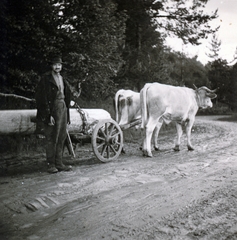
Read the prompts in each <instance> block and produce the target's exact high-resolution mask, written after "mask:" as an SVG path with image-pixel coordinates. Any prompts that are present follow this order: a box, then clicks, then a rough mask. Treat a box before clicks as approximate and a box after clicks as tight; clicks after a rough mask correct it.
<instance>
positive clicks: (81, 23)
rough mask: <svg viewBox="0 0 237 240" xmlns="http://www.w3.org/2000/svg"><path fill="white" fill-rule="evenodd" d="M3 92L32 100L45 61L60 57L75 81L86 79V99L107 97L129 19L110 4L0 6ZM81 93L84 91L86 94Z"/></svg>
mask: <svg viewBox="0 0 237 240" xmlns="http://www.w3.org/2000/svg"><path fill="white" fill-rule="evenodd" d="M1 4H2V6H3V8H1V10H2V9H3V10H2V13H3V14H2V15H1V22H3V23H4V24H3V28H1V34H2V36H4V37H3V38H1V40H0V41H1V42H0V43H1V44H0V45H1V46H4V47H3V48H2V49H1V54H0V58H1V59H0V60H1V62H2V63H3V65H2V66H1V67H2V69H3V71H2V74H1V76H0V81H1V82H0V83H1V91H2V92H14V93H16V94H19V95H24V96H28V97H32V96H33V95H34V87H35V85H36V84H37V79H38V78H39V76H40V74H42V73H43V71H45V70H46V69H47V65H48V64H47V60H49V58H50V57H51V56H52V55H54V54H62V56H63V59H64V61H65V62H66V63H65V65H64V72H65V73H66V74H67V77H68V79H69V80H71V83H72V84H73V83H75V82H78V81H82V79H85V76H87V78H86V82H84V83H83V87H84V88H85V91H87V94H86V96H85V97H86V98H88V99H91V98H92V97H95V98H98V96H99V97H101V96H104V95H107V94H108V92H109V90H110V89H111V87H112V86H113V82H112V81H111V77H112V76H114V75H116V73H117V71H118V69H119V67H120V65H121V62H122V59H121V57H120V55H121V53H120V51H119V50H118V47H119V46H120V45H122V44H123V37H124V31H125V27H124V22H125V15H124V14H123V13H122V12H120V14H118V13H117V11H116V6H115V5H114V3H113V2H112V1H106V2H105V1H104V2H103V1H97V0H91V1H85V0H84V1H81V0H80V1H79V0H68V1H62V2H58V1H57V0H49V1H38V0H32V1H30V2H27V1H23V0H9V1H5V2H2V3H1ZM85 91H83V92H85Z"/></svg>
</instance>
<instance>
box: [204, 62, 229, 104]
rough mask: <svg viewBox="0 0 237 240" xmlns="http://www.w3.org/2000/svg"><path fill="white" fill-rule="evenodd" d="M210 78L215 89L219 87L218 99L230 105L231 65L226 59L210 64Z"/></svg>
mask: <svg viewBox="0 0 237 240" xmlns="http://www.w3.org/2000/svg"><path fill="white" fill-rule="evenodd" d="M208 67H209V71H208V78H209V81H210V82H211V87H212V88H213V89H216V88H218V94H217V100H218V101H220V102H222V103H225V104H228V105H230V89H231V81H230V67H229V66H228V65H227V61H226V60H222V59H218V60H215V61H213V62H211V63H210V64H209V66H208Z"/></svg>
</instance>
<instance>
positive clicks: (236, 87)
mask: <svg viewBox="0 0 237 240" xmlns="http://www.w3.org/2000/svg"><path fill="white" fill-rule="evenodd" d="M229 96H230V98H229V99H230V107H231V109H232V110H234V111H237V63H236V64H235V65H234V66H233V67H232V69H231V71H230V94H229Z"/></svg>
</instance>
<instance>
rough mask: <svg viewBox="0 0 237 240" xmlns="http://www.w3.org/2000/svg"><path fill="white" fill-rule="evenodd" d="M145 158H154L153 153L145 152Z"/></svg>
mask: <svg viewBox="0 0 237 240" xmlns="http://www.w3.org/2000/svg"><path fill="white" fill-rule="evenodd" d="M143 156H144V157H151V158H152V157H153V156H152V154H151V153H148V152H147V151H143Z"/></svg>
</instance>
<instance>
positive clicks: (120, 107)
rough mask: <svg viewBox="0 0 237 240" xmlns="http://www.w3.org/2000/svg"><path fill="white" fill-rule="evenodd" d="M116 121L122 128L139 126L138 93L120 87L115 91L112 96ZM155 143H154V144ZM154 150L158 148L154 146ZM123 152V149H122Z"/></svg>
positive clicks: (139, 107)
mask: <svg viewBox="0 0 237 240" xmlns="http://www.w3.org/2000/svg"><path fill="white" fill-rule="evenodd" d="M114 104H115V116H116V121H117V122H118V124H119V126H120V127H121V129H122V130H125V129H127V128H129V127H132V126H135V127H136V128H139V127H140V124H141V105H140V93H138V92H134V91H132V90H124V89H120V90H118V91H117V92H116V94H115V98H114ZM157 136H158V133H157V132H156V129H155V132H154V140H153V141H154V143H155V142H156V139H157ZM156 145H157V144H154V146H156ZM155 150H158V149H156V148H155ZM123 152H124V149H123Z"/></svg>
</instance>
